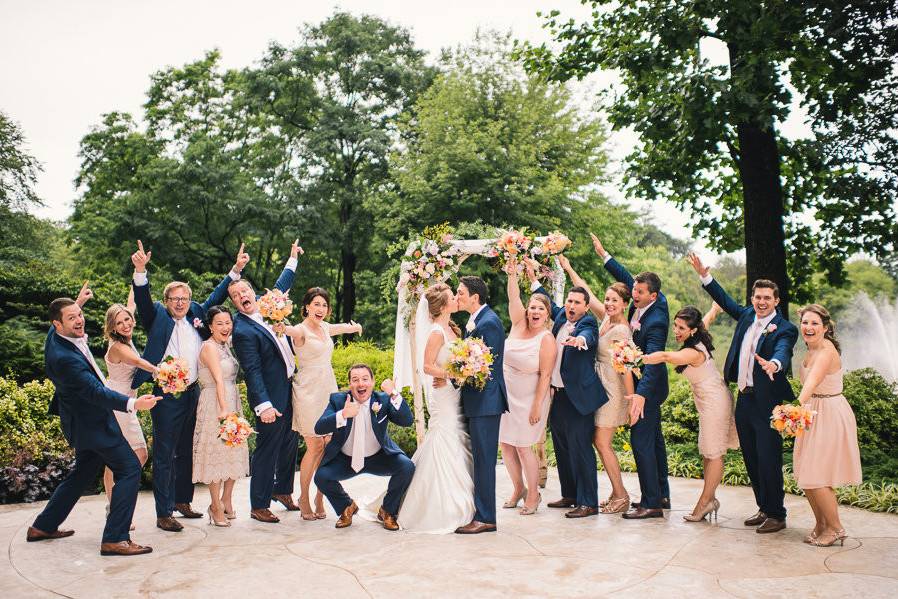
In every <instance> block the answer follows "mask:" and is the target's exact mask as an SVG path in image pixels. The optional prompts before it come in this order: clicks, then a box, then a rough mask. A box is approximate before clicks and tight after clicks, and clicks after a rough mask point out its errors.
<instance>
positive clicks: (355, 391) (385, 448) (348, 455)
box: [315, 364, 415, 530]
mask: <svg viewBox="0 0 898 599" xmlns="http://www.w3.org/2000/svg"><path fill="white" fill-rule="evenodd" d="M348 375H349V393H346V392H345V391H341V392H338V393H331V395H330V399H329V400H328V404H327V407H326V408H325V409H324V413H323V414H322V415H321V418H319V419H318V422H316V423H315V434H316V435H331V439H330V441H328V443H327V447H325V448H324V455H323V456H322V458H321V465H320V466H318V470H316V471H315V486H316V487H318V489H319V490H320V491H321V492H322V493H324V495H325V496H326V497H327V500H328V501H329V502H330V504H331V506H332V507H333V508H334V511H335V512H337V515H338V516H339V517H338V519H337V523H336V525H335V526H336V528H346V527H347V526H351V525H352V517H353V516H354V515H355V513H356V512H358V511H359V508H358V506H357V505H356V503H355V501H353V500H352V499H351V498H350V497H349V495H348V494H347V493H346V491H345V490H344V489H343V485H341V484H340V481H344V480H347V479H350V478H353V477H354V476H356V475H359V474H374V475H375V476H389V477H390V482H389V484H388V485H387V494H386V495H385V496H384V500H383V505H381V506H380V507H379V508H378V510H377V519H378V520H380V522H381V523H383V527H384V528H385V529H387V530H399V524H398V523H397V522H396V515H397V513H398V512H399V503H400V502H401V501H402V497H403V496H404V495H405V492H406V490H407V489H408V486H409V485H410V484H411V482H412V476H413V475H414V474H415V464H414V462H412V461H411V460H410V459H409V457H408V456H407V455H405V453H404V452H403V451H402V450H401V449H399V446H397V445H396V443H394V442H393V439H391V438H390V435H389V433H388V432H387V426H388V424H389V423H390V422H392V423H394V424H396V425H397V426H411V425H412V424H414V422H415V417H414V416H413V415H412V411H411V410H410V409H409V407H408V404H407V403H405V400H404V399H403V398H402V395H400V394H399V392H398V391H397V390H396V389H395V387H394V386H393V381H391V380H389V379H387V380H385V381H384V382H383V383H382V384H381V389H382V390H383V391H384V392H383V393H378V392H375V391H374V373H373V372H372V370H371V367H370V366H368V365H367V364H353V365H352V366H350V367H349V373H348Z"/></svg>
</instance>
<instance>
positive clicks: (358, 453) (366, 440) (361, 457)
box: [336, 393, 402, 472]
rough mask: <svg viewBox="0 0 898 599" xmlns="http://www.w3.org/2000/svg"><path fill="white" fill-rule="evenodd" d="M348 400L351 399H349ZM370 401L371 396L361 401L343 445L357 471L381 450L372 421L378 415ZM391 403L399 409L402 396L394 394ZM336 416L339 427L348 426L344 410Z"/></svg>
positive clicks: (343, 449) (344, 452) (344, 451)
mask: <svg viewBox="0 0 898 599" xmlns="http://www.w3.org/2000/svg"><path fill="white" fill-rule="evenodd" d="M347 401H349V400H348V399H347ZM370 402H371V398H370V397H369V398H368V399H367V400H365V401H364V402H361V403H359V413H358V414H357V415H356V416H355V418H353V419H352V430H350V431H349V435H347V436H346V441H344V442H343V447H342V448H341V451H342V452H343V454H344V455H347V456H349V457H351V458H352V468H353V470H355V471H356V472H359V471H361V470H362V468H363V467H364V465H365V458H369V457H371V456H373V455H374V454H375V453H377V452H378V451H380V450H381V445H380V442H379V441H378V440H377V436H376V435H375V434H374V425H373V423H372V422H371V417H372V415H374V416H375V417H377V415H375V414H373V412H372V411H371V403H370ZM390 403H391V404H392V405H393V408H394V409H397V410H398V409H399V406H400V405H401V404H402V396H401V395H399V394H398V393H397V394H394V395H392V396H391V397H390ZM381 409H383V408H381ZM336 416H337V428H343V427H344V426H346V423H347V420H346V418H344V417H343V410H340V411H339V412H337V414H336ZM384 417H386V416H384Z"/></svg>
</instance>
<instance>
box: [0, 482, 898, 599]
mask: <svg viewBox="0 0 898 599" xmlns="http://www.w3.org/2000/svg"><path fill="white" fill-rule="evenodd" d="M603 476H604V475H603V474H601V473H600V487H601V489H600V491H601V493H602V494H606V493H607V489H608V485H607V481H606V480H605V479H604V478H603ZM624 476H625V483H626V485H627V488H628V489H629V490H630V493H631V495H632V496H633V497H638V489H639V485H638V481H637V479H636V477H635V475H624ZM497 481H498V494H499V501H500V503H501V501H502V500H503V499H504V498H505V497H506V496H507V495H508V494H510V489H511V485H510V482H509V481H508V477H507V475H506V473H505V471H504V468H503V467H502V466H501V465H500V466H498V471H497ZM385 485H386V483H385V479H379V478H375V477H370V476H361V477H359V478H357V479H355V480H352V481H348V482H347V484H346V488H347V490H348V491H349V492H350V494H352V495H353V496H354V497H355V498H357V500H358V499H362V500H364V499H366V498H368V499H371V498H374V497H375V496H377V495H378V494H379V493H380V492H381V491H382V490H383V489H384V488H385ZM671 487H672V490H671V494H672V500H673V507H674V509H673V510H672V511H670V512H666V517H665V518H664V519H663V520H661V519H655V520H646V521H626V520H622V519H621V518H620V517H618V516H604V515H600V516H598V517H593V518H587V519H582V520H568V519H566V518H564V517H563V516H562V510H553V509H547V508H545V507H544V506H543V507H541V508H540V510H539V512H537V514H535V515H534V516H520V515H518V513H517V511H515V510H502V509H499V512H500V513H499V532H498V533H497V534H481V535H477V536H471V537H463V536H460V535H452V534H449V535H425V534H413V533H408V532H388V531H385V530H383V529H382V528H381V527H380V526H378V525H377V524H376V523H374V522H371V521H366V520H362V519H359V518H356V520H355V522H354V523H353V525H352V527H350V528H348V529H344V530H335V529H334V515H333V512H332V511H330V509H329V507H328V510H329V511H328V519H327V520H319V521H314V522H303V521H302V520H301V519H300V517H299V513H298V512H293V513H289V514H288V513H287V512H285V511H283V510H282V509H280V506H278V507H275V508H273V511H274V512H275V513H276V514H278V515H279V516H281V517H282V520H281V523H280V524H275V525H271V524H262V523H260V522H256V521H254V520H250V519H249V517H248V513H247V512H248V507H247V506H248V499H247V496H248V490H249V480H248V479H245V480H241V481H239V482H238V484H237V487H236V491H235V495H236V497H235V505H236V506H239V507H237V510H238V518H237V520H235V521H233V526H232V527H231V528H216V527H212V526H208V525H207V523H206V520H182V522H183V523H184V525H185V527H186V528H185V530H184V531H183V532H181V533H177V534H172V533H166V532H163V531H161V530H159V529H157V528H156V527H155V525H154V524H155V522H154V516H153V497H152V493H150V492H142V493H141V494H140V497H139V499H138V504H137V514H136V516H135V522H136V523H137V530H136V531H134V533H132V538H133V539H134V540H135V541H136V542H138V543H141V544H147V545H151V546H152V547H153V553H151V554H149V555H145V556H138V557H129V558H123V557H101V556H100V554H99V543H100V534H101V531H102V522H103V517H104V507H105V501H104V498H103V497H101V496H99V495H97V496H90V497H84V498H83V499H82V500H81V501H80V502H79V503H78V505H77V506H76V507H75V510H74V511H73V512H72V515H71V516H70V517H69V520H68V521H67V522H66V523H65V524H64V526H63V527H64V528H74V529H75V531H76V533H75V535H74V536H73V537H70V538H68V539H61V540H54V541H44V542H40V543H26V542H25V531H26V529H27V527H28V525H29V524H31V522H32V520H33V519H34V516H35V515H36V514H37V513H38V511H39V510H40V509H41V508H42V507H43V505H44V503H43V502H41V503H36V504H20V505H10V506H0V540H2V544H3V547H4V548H5V555H4V557H3V559H0V589H2V596H3V597H4V598H10V597H29V598H31V597H35V598H41V597H90V598H92V599H95V598H98V597H209V596H218V597H223V596H230V597H243V596H248V597H264V596H271V597H296V598H299V597H309V596H313V597H314V596H319V597H338V598H344V597H347V598H354V597H447V596H456V597H458V596H467V597H639V598H640V599H648V598H650V597H663V598H665V599H670V598H676V597H746V598H747V597H752V598H757V597H789V598H797V597H863V598H864V599H873V598H876V597H889V598H894V597H898V516H896V515H886V514H874V513H870V512H866V511H863V510H858V509H853V508H848V507H844V508H843V509H842V518H843V523H844V525H845V528H846V530H847V531H848V534H849V535H850V537H849V538H848V539H846V542H845V545H844V547H838V546H836V547H832V548H817V547H812V546H809V545H805V544H804V543H802V542H801V540H802V538H803V537H804V535H805V534H807V532H808V529H809V528H810V527H811V525H812V523H813V518H812V514H811V511H810V508H809V507H808V504H807V502H806V501H805V500H804V499H803V498H801V497H797V496H793V495H787V496H786V507H787V509H788V510H789V521H788V524H789V528H788V529H786V530H785V531H783V532H781V533H777V534H773V535H759V534H755V532H754V530H753V529H751V528H746V527H745V526H743V525H742V520H743V519H744V518H745V517H747V516H749V515H751V514H752V513H754V511H755V509H756V508H755V506H754V501H753V499H752V494H751V490H750V489H748V488H746V487H722V488H721V489H720V491H719V494H718V498H719V499H720V502H721V513H720V518H719V521H718V522H714V523H709V522H701V523H697V524H692V523H687V522H684V521H683V519H682V515H683V514H684V513H687V511H688V510H689V509H690V508H691V507H692V505H693V502H694V501H695V499H696V497H698V495H699V492H700V490H701V481H698V480H688V479H679V478H674V479H671ZM558 495H559V493H558V482H557V477H556V476H555V473H554V472H551V473H550V477H549V484H548V486H547V488H546V490H544V491H543V497H544V501H551V500H553V499H556V498H557V497H558ZM208 504H209V501H208V495H207V492H206V490H205V489H204V488H201V487H198V488H197V490H196V499H195V501H194V504H193V505H194V508H196V509H197V510H198V511H200V510H205V508H206V507H207V506H208Z"/></svg>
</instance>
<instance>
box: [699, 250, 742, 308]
mask: <svg viewBox="0 0 898 599" xmlns="http://www.w3.org/2000/svg"><path fill="white" fill-rule="evenodd" d="M686 259H687V260H688V261H689V264H691V265H692V268H693V269H695V272H696V273H697V274H698V276H699V278H701V281H702V287H703V288H704V289H705V291H706V292H707V293H708V295H710V296H711V299H713V300H714V301H715V303H717V305H718V306H720V307H721V309H722V310H723V311H724V312H726V313H727V314H729V315H730V317H731V318H732V319H734V320H739V317H740V316H742V306H741V305H740V304H739V302H737V301H736V300H734V299H733V298H732V297H730V295H729V294H728V293H727V292H726V291H725V290H724V288H723V287H721V286H720V283H718V282H717V281H715V280H714V278H713V277H712V276H711V269H710V268H709V267H707V266H705V265H704V264H703V263H702V260H701V258H699V257H698V255H697V254H696V253H695V252H689V254H688V255H687V256H686Z"/></svg>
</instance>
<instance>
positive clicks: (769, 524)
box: [755, 518, 786, 535]
mask: <svg viewBox="0 0 898 599" xmlns="http://www.w3.org/2000/svg"><path fill="white" fill-rule="evenodd" d="M784 528H786V521H785V520H779V519H777V518H767V519H766V520H764V523H763V524H762V525H761V526H759V527H758V528H756V529H755V532H756V533H759V534H762V535H763V534H766V533H768V532H779V531H781V530H782V529H784Z"/></svg>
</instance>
